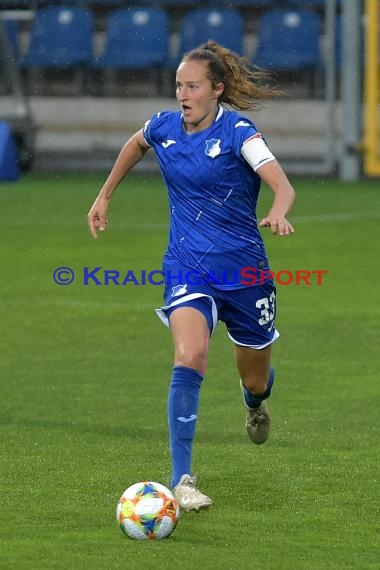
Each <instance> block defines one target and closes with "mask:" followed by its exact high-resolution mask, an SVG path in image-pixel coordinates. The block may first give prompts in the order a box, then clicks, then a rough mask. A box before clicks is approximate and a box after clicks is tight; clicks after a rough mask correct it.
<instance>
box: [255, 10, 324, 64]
mask: <svg viewBox="0 0 380 570" xmlns="http://www.w3.org/2000/svg"><path fill="white" fill-rule="evenodd" d="M320 40H321V21H320V18H319V16H318V15H317V14H315V13H313V12H310V11H308V10H284V9H274V10H271V11H269V12H267V13H265V14H263V16H261V17H260V19H259V22H258V30H257V48H256V53H255V57H254V63H255V64H256V65H257V66H259V67H262V68H265V69H273V70H277V71H302V70H316V69H318V68H319V67H320V66H321V52H320Z"/></svg>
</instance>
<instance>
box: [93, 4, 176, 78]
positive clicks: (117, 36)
mask: <svg viewBox="0 0 380 570" xmlns="http://www.w3.org/2000/svg"><path fill="white" fill-rule="evenodd" d="M169 38H170V20H169V17H168V16H167V14H166V13H165V12H164V11H163V10H161V9H160V8H133V9H129V8H125V9H124V8H123V9H119V10H116V11H115V12H113V13H112V14H111V15H110V16H109V18H108V21H107V31H106V40H105V46H104V50H103V53H102V54H101V55H100V56H99V57H98V58H96V59H95V60H94V61H93V62H92V67H94V68H98V69H128V68H129V69H146V68H150V67H160V66H162V65H163V64H164V62H165V60H166V59H167V57H168V54H169Z"/></svg>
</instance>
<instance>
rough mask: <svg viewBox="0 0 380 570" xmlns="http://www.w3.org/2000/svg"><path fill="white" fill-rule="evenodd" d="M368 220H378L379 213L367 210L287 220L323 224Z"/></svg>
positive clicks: (294, 217) (293, 217)
mask: <svg viewBox="0 0 380 570" xmlns="http://www.w3.org/2000/svg"><path fill="white" fill-rule="evenodd" d="M368 218H371V219H377V218H380V211H376V210H369V211H366V212H335V213H331V214H311V215H309V216H292V215H291V214H290V215H289V219H291V221H292V222H297V223H313V222H314V223H320V222H321V223H323V222H350V221H354V220H360V219H363V220H366V219H368Z"/></svg>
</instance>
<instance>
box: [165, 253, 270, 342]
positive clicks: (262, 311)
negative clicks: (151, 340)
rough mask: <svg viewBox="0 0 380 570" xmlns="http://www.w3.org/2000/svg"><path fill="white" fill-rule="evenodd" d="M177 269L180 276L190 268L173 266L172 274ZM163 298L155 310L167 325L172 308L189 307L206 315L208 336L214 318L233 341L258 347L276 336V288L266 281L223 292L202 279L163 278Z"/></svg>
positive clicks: (212, 328)
mask: <svg viewBox="0 0 380 570" xmlns="http://www.w3.org/2000/svg"><path fill="white" fill-rule="evenodd" d="M165 269H167V268H165ZM180 270H182V275H184V276H186V274H188V272H189V271H191V270H189V268H186V267H184V266H179V265H177V264H175V265H173V271H172V273H173V274H174V275H180V274H181V273H180ZM166 274H167V273H166V271H165V275H166ZM184 281H185V279H184ZM198 281H200V280H198ZM164 300H165V305H163V306H162V307H160V308H159V309H156V313H157V315H158V316H159V318H160V319H161V320H162V322H163V323H164V324H165V325H166V326H168V327H169V319H170V315H171V313H172V312H173V311H175V310H176V309H177V308H179V307H193V308H195V309H197V310H199V311H200V312H201V313H202V314H203V315H204V316H205V317H206V320H207V323H208V326H209V330H210V335H211V334H212V333H213V331H214V330H215V327H216V325H217V323H218V321H222V322H224V323H225V325H226V327H227V331H228V336H229V338H230V339H231V340H232V341H233V342H234V343H235V344H238V345H241V346H248V347H251V348H256V349H262V348H265V347H266V346H268V345H269V344H271V343H272V342H274V341H275V340H276V339H277V338H278V337H279V336H280V334H279V332H278V331H277V330H276V328H275V326H274V322H275V317H276V288H275V286H274V284H273V281H270V280H269V281H266V282H265V283H264V284H262V285H255V286H251V287H248V286H247V287H244V288H242V289H233V290H227V291H226V290H221V289H217V288H216V287H214V286H213V285H212V284H210V283H208V282H207V281H206V280H202V281H200V282H197V280H194V282H192V280H191V279H188V280H186V282H185V283H178V284H176V285H173V281H171V282H168V280H166V284H165V291H164Z"/></svg>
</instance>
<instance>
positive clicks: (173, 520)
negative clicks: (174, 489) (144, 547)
mask: <svg viewBox="0 0 380 570" xmlns="http://www.w3.org/2000/svg"><path fill="white" fill-rule="evenodd" d="M116 518H117V521H118V523H119V525H120V528H121V530H122V531H123V532H124V533H125V534H126V535H127V536H129V537H130V538H135V539H136V540H155V539H157V540H160V539H161V538H166V537H167V536H169V535H170V534H171V533H172V532H173V530H174V529H175V526H176V524H177V521H178V518H179V506H178V503H177V501H176V500H175V498H174V497H173V495H172V493H171V491H169V489H167V487H165V486H164V485H161V484H160V483H154V482H153V481H142V482H141V483H135V484H134V485H131V486H130V487H128V489H126V490H125V491H124V493H123V494H122V495H121V497H120V499H119V502H118V504H117V508H116Z"/></svg>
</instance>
